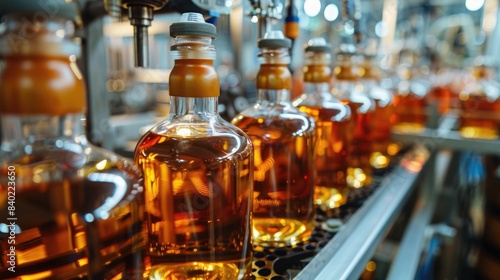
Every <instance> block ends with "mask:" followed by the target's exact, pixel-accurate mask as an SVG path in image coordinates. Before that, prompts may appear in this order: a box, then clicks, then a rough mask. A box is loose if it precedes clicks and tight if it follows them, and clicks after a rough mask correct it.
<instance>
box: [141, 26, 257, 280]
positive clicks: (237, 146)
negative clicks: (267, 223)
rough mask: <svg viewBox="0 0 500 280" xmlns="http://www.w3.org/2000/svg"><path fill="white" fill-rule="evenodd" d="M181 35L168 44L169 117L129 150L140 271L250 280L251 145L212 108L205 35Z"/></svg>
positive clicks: (212, 76) (214, 98)
mask: <svg viewBox="0 0 500 280" xmlns="http://www.w3.org/2000/svg"><path fill="white" fill-rule="evenodd" d="M184 39H186V38H182V37H177V38H176V45H174V46H172V50H173V51H174V54H175V55H176V60H175V65H174V68H173V69H172V72H171V76H170V82H169V90H170V95H171V108H170V114H169V117H168V118H167V119H166V120H165V121H163V122H161V123H159V124H157V125H156V126H154V127H153V128H152V129H151V130H150V131H148V132H147V133H146V134H145V135H144V136H143V137H142V138H141V140H140V141H139V143H138V144H137V147H136V151H135V162H136V164H137V166H139V167H140V169H141V170H142V172H143V175H144V185H145V195H146V214H147V220H148V231H149V236H148V240H149V242H148V244H149V245H148V253H147V255H148V257H149V259H150V263H151V266H150V268H149V269H148V271H147V275H148V276H147V277H148V278H149V279H194V278H196V279H249V278H250V275H251V249H252V247H251V230H252V227H251V209H252V190H253V180H252V178H253V177H252V176H253V149H252V143H251V142H250V140H249V139H248V137H247V136H246V135H245V134H244V133H243V132H242V131H241V130H240V129H238V128H236V127H235V126H233V125H231V124H230V123H228V122H226V121H225V120H223V119H222V117H221V116H220V115H219V114H218V111H217V105H218V95H219V90H220V89H219V80H218V79H219V78H218V76H217V73H216V72H215V69H214V67H213V57H214V56H215V49H214V48H213V46H211V45H210V38H208V40H207V38H197V37H194V36H193V37H192V38H189V39H186V40H184ZM194 52H198V53H197V54H196V55H195V56H194V58H189V59H185V58H186V57H192V56H191V55H192V54H193V53H194Z"/></svg>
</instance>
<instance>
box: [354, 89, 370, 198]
mask: <svg viewBox="0 0 500 280" xmlns="http://www.w3.org/2000/svg"><path fill="white" fill-rule="evenodd" d="M347 105H349V107H350V108H351V116H352V122H351V123H350V125H351V127H350V129H348V135H347V138H348V141H349V145H348V146H347V148H348V151H347V185H348V186H350V187H354V188H360V187H364V186H367V185H369V184H370V183H371V182H372V166H371V164H370V157H371V154H372V133H371V127H370V126H371V122H372V118H373V112H374V111H373V110H374V106H375V105H374V104H373V100H372V99H369V98H368V97H366V96H353V97H352V98H351V100H349V101H347Z"/></svg>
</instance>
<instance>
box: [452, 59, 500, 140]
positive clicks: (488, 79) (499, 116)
mask: <svg viewBox="0 0 500 280" xmlns="http://www.w3.org/2000/svg"><path fill="white" fill-rule="evenodd" d="M472 77H474V79H473V80H472V81H470V82H469V83H468V84H466V85H465V86H464V88H463V89H462V91H461V92H460V94H459V104H460V106H459V108H460V109H459V131H460V135H462V137H464V138H473V139H498V137H499V134H500V84H499V83H498V82H496V81H494V80H493V79H492V77H493V69H492V68H491V67H487V66H485V65H481V66H476V67H475V68H474V69H473V71H472Z"/></svg>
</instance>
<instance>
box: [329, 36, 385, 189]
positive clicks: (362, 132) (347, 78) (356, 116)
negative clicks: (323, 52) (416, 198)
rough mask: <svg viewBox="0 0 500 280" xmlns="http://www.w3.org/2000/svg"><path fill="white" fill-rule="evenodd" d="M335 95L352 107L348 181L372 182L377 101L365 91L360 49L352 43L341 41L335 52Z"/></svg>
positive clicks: (356, 183) (352, 184) (358, 184)
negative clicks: (360, 73) (358, 60)
mask: <svg viewBox="0 0 500 280" xmlns="http://www.w3.org/2000/svg"><path fill="white" fill-rule="evenodd" d="M335 58H336V62H335V67H334V74H333V75H334V85H333V88H332V93H333V95H334V96H335V97H336V98H337V99H339V100H341V101H342V102H344V103H345V104H347V105H348V106H349V107H350V108H351V118H352V121H351V122H350V127H349V128H348V129H347V132H348V134H347V139H348V143H349V144H348V146H347V184H348V186H350V187H354V188H360V187H364V186H367V185H369V184H370V183H371V182H372V166H371V164H370V157H371V154H372V137H373V136H372V131H371V123H372V118H373V113H374V111H375V101H374V100H373V99H371V98H370V97H369V96H368V95H367V94H366V93H365V92H363V91H362V86H361V84H360V83H359V77H358V74H357V73H356V72H355V69H356V67H357V65H356V58H357V53H356V50H355V48H354V46H353V45H347V44H346V45H342V46H341V48H340V49H339V50H338V51H337V53H336V56H335Z"/></svg>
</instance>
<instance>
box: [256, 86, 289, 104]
mask: <svg viewBox="0 0 500 280" xmlns="http://www.w3.org/2000/svg"><path fill="white" fill-rule="evenodd" d="M257 94H258V102H260V103H263V102H270V103H272V104H284V103H289V102H290V91H289V90H286V89H278V90H275V89H258V90H257Z"/></svg>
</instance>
